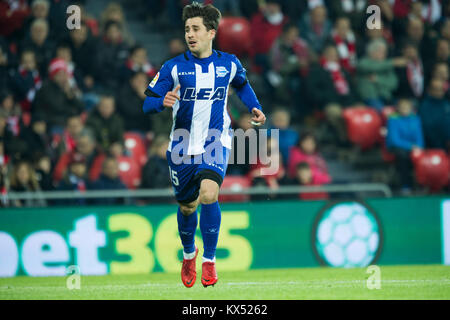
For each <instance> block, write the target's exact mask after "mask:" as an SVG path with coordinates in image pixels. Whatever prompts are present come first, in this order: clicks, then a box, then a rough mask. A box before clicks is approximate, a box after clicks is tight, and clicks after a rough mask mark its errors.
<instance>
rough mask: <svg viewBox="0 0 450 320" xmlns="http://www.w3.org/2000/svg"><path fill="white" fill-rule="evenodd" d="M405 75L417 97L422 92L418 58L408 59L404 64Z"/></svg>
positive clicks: (421, 69)
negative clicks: (415, 59)
mask: <svg viewBox="0 0 450 320" xmlns="http://www.w3.org/2000/svg"><path fill="white" fill-rule="evenodd" d="M406 77H407V78H408V83H409V86H410V87H411V89H412V91H413V93H414V95H415V96H416V97H417V98H418V97H420V96H422V93H423V68H422V62H421V61H420V60H417V61H410V62H408V64H407V65H406Z"/></svg>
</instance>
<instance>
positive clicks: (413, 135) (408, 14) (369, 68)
mask: <svg viewBox="0 0 450 320" xmlns="http://www.w3.org/2000/svg"><path fill="white" fill-rule="evenodd" d="M188 2H189V1H180V0H178V1H176V0H167V1H159V0H135V1H133V4H134V5H140V6H142V8H147V10H142V12H144V13H143V17H142V19H143V20H145V21H147V23H148V26H149V27H151V28H161V30H163V29H164V28H167V27H168V26H169V27H170V28H178V29H180V30H182V25H181V9H182V6H183V5H184V4H186V3H188ZM204 2H205V3H212V4H214V5H215V6H216V7H218V8H219V9H220V10H221V11H222V14H223V16H224V17H242V18H243V19H245V20H246V21H248V23H249V26H250V32H251V33H250V34H251V37H250V39H251V44H250V45H249V46H248V50H247V51H246V52H244V54H242V55H240V56H239V57H240V58H241V60H242V61H243V62H244V65H245V66H246V68H247V70H248V73H249V77H250V78H251V80H252V81H253V79H256V84H255V90H256V92H257V95H258V97H260V100H261V102H262V105H263V107H264V109H265V112H266V114H270V118H269V124H268V128H269V129H272V128H276V129H279V130H280V131H279V134H280V139H279V140H278V141H276V140H275V139H269V140H268V143H267V151H268V152H269V153H271V155H272V161H278V162H279V170H278V171H277V172H276V173H274V174H273V175H269V176H267V175H264V176H263V175H261V168H262V167H264V166H265V165H267V164H263V163H261V162H260V161H256V162H254V164H247V165H230V166H229V168H228V174H229V175H233V176H234V175H239V176H245V177H247V178H248V179H249V180H250V181H251V183H252V184H253V185H260V184H262V185H267V186H269V187H270V188H274V189H276V188H277V187H278V186H280V185H322V184H327V183H331V182H332V176H331V175H330V173H329V172H328V170H327V164H326V161H325V160H324V158H323V157H322V155H321V153H320V149H321V148H320V146H321V144H323V143H328V144H332V145H335V146H338V147H340V148H348V147H349V145H350V144H351V143H350V142H349V138H348V134H347V127H346V122H345V117H344V116H343V114H344V112H345V110H347V109H350V108H358V107H361V106H365V107H366V108H371V109H373V110H375V111H376V112H377V114H379V115H380V116H381V115H383V114H384V110H385V108H386V107H388V106H389V107H394V108H395V109H394V110H393V113H391V115H390V116H389V117H387V119H386V124H385V126H386V129H387V134H386V136H385V137H384V142H383V143H384V145H385V148H386V150H387V151H388V152H389V153H391V155H393V156H394V158H395V160H393V161H394V164H395V167H396V172H397V173H398V175H399V182H398V185H396V186H395V187H396V188H399V189H400V190H402V191H405V192H406V193H407V192H409V191H410V190H412V189H413V188H414V185H415V181H414V180H415V179H414V175H413V171H414V170H413V163H412V160H411V153H412V152H420V151H421V150H424V149H441V150H443V151H445V152H447V153H448V152H449V150H450V100H449V97H450V90H449V89H450V82H449V66H450V64H449V63H450V1H449V0H342V1H335V0H284V1H282V0H275V1H274V0H266V1H257V0H227V1H225V0H214V1H212V0H210V1H204ZM70 4H77V5H79V6H80V8H81V12H82V15H81V18H82V19H81V26H80V28H79V29H74V30H69V29H68V28H67V27H66V19H67V14H66V8H67V6H68V5H70ZM84 4H85V3H84V1H76V2H75V1H69V0H32V1H26V0H1V1H0V188H1V194H2V195H3V196H2V203H1V204H0V206H1V205H3V206H10V205H13V206H42V205H46V203H45V201H43V200H27V201H25V200H23V201H12V202H11V201H8V200H7V194H8V192H10V191H17V192H20V191H40V190H44V191H51V190H78V191H80V192H83V191H85V190H120V189H124V188H131V189H135V188H170V186H171V184H170V180H169V173H168V168H167V165H166V160H165V150H166V149H167V144H168V135H169V132H170V128H171V114H170V111H168V110H165V111H164V112H162V113H161V114H159V115H158V116H153V117H150V116H146V115H144V114H143V112H142V108H141V107H142V104H143V101H144V99H145V94H144V91H145V88H146V87H147V85H148V83H149V82H150V81H151V79H152V78H153V77H154V76H155V74H156V73H157V71H158V69H159V67H160V64H161V63H162V62H163V61H150V59H149V57H151V56H152V55H151V52H147V49H146V47H145V46H143V45H142V44H139V43H137V42H136V41H135V40H134V39H133V35H132V34H131V33H130V31H129V29H128V21H127V20H126V18H125V14H124V9H123V7H122V5H124V3H123V2H122V3H120V2H110V3H109V4H108V6H107V7H106V8H105V9H104V11H103V12H102V14H101V15H100V16H99V17H95V16H93V15H92V14H90V13H89V12H86V10H85V9H84ZM369 5H377V6H379V8H380V9H381V21H380V28H368V27H367V24H366V22H367V18H368V17H369V15H368V14H366V9H367V7H368V6H369ZM145 12H146V13H145ZM164 17H165V20H164ZM219 34H220V29H219ZM216 45H217V43H216ZM217 48H218V49H221V48H220V46H219V45H217ZM185 50H186V48H185V45H184V40H183V38H182V37H175V36H174V37H173V38H172V39H171V40H170V42H169V48H168V52H170V57H173V56H175V55H178V54H180V53H181V52H183V51H185ZM168 58H169V57H168ZM237 100H238V99H236V96H235V95H231V96H230V98H229V100H228V101H229V106H228V107H229V112H230V115H231V118H232V121H233V124H234V126H233V127H234V128H242V129H244V130H246V129H249V128H251V127H252V126H251V125H250V124H249V120H250V115H249V114H247V113H245V112H242V110H243V109H241V108H240V105H239V104H240V102H239V101H237ZM319 129H320V130H319ZM319 132H320V133H321V134H318V133H319ZM276 143H279V146H275V144H276ZM246 147H247V149H248V143H247V146H246ZM278 147H279V148H278ZM278 149H279V153H277V154H275V153H276V150H278ZM272 150H275V151H274V152H271V151H272ZM299 197H300V198H301V199H316V198H324V197H327V195H326V194H301V195H299ZM72 201H73V202H74V203H75V204H84V203H87V200H85V199H75V200H72ZM92 202H94V203H107V204H114V203H118V202H120V199H119V200H116V199H95V200H92ZM65 203H66V204H67V201H66V202H65Z"/></svg>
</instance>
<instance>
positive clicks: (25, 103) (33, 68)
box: [11, 49, 42, 112]
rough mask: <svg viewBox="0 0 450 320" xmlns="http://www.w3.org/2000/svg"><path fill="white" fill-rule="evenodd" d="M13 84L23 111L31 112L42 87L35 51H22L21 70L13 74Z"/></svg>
mask: <svg viewBox="0 0 450 320" xmlns="http://www.w3.org/2000/svg"><path fill="white" fill-rule="evenodd" d="M11 82H12V87H13V90H14V92H15V96H16V99H17V100H18V101H19V102H20V105H21V107H22V111H26V112H29V111H31V104H32V102H33V100H34V97H35V95H36V91H37V90H39V89H40V88H41V86H42V79H41V76H40V74H39V70H38V69H37V65H36V57H35V54H34V51H32V50H29V49H25V50H24V51H22V53H21V55H20V65H19V68H18V70H16V71H15V72H14V73H13V75H12V77H11Z"/></svg>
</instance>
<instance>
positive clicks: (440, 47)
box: [435, 39, 450, 64]
mask: <svg viewBox="0 0 450 320" xmlns="http://www.w3.org/2000/svg"><path fill="white" fill-rule="evenodd" d="M435 61H436V62H445V63H447V64H450V40H446V39H439V40H438V41H437V42H436V55H435Z"/></svg>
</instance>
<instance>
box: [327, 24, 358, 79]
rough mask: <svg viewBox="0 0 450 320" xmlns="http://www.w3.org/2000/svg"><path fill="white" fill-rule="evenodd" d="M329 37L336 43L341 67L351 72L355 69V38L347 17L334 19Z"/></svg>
mask: <svg viewBox="0 0 450 320" xmlns="http://www.w3.org/2000/svg"><path fill="white" fill-rule="evenodd" d="M331 38H332V41H333V42H334V44H335V45H336V49H337V51H338V54H339V64H340V65H341V68H343V69H344V70H345V71H347V72H348V73H349V74H353V73H354V72H355V71H356V38H355V34H354V33H353V31H352V29H351V24H350V19H349V18H348V17H338V18H337V19H336V21H335V23H334V28H333V30H332V31H331Z"/></svg>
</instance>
